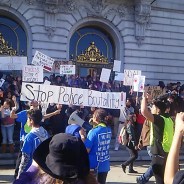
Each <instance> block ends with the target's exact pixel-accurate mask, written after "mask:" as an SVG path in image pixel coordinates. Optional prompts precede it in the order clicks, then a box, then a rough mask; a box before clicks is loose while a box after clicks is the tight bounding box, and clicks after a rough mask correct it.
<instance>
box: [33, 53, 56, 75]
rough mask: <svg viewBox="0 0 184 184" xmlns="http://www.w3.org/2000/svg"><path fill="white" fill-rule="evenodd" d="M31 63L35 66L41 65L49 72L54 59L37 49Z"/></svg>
mask: <svg viewBox="0 0 184 184" xmlns="http://www.w3.org/2000/svg"><path fill="white" fill-rule="evenodd" d="M32 64H33V65H36V66H42V67H43V69H44V70H46V71H49V72H50V71H51V70H52V66H53V64H54V59H53V58H51V57H49V56H47V55H45V54H43V53H41V52H39V51H36V53H35V55H34V58H33V60H32Z"/></svg>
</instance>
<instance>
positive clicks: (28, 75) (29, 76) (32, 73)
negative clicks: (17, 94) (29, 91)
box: [22, 65, 43, 82]
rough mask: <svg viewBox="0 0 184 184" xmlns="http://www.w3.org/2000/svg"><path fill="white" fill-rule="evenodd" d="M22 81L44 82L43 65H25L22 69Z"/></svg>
mask: <svg viewBox="0 0 184 184" xmlns="http://www.w3.org/2000/svg"><path fill="white" fill-rule="evenodd" d="M22 81H25V82H43V67H42V66H33V65H25V66H23V70H22Z"/></svg>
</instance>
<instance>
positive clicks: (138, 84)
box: [133, 75, 146, 92]
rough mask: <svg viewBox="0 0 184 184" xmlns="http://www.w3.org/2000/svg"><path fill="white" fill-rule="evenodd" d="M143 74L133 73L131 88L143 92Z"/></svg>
mask: <svg viewBox="0 0 184 184" xmlns="http://www.w3.org/2000/svg"><path fill="white" fill-rule="evenodd" d="M145 78H146V77H145V76H140V75H134V83H133V90H134V91H137V92H144V84H145Z"/></svg>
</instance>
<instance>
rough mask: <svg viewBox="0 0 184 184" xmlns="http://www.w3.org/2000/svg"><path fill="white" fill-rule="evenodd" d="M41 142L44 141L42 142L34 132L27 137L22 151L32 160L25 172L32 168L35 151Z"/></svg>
mask: <svg viewBox="0 0 184 184" xmlns="http://www.w3.org/2000/svg"><path fill="white" fill-rule="evenodd" d="M41 142H42V141H41V140H40V138H39V137H38V136H37V135H35V134H33V133H32V132H30V133H28V134H27V135H26V137H25V140H24V144H23V146H22V150H21V151H22V152H23V153H26V154H27V155H29V156H30V159H29V163H28V164H27V166H26V168H25V170H24V171H27V169H28V168H29V167H30V166H31V164H32V161H33V153H34V151H35V149H36V148H37V147H38V146H39V145H40V144H41ZM43 151H44V150H43Z"/></svg>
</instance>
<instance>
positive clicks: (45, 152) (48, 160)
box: [14, 133, 97, 184]
mask: <svg viewBox="0 0 184 184" xmlns="http://www.w3.org/2000/svg"><path fill="white" fill-rule="evenodd" d="M33 159H34V162H33V164H32V165H31V167H30V168H29V169H28V170H27V172H23V173H22V174H21V175H20V177H19V179H17V180H16V181H14V184H23V183H24V184H36V183H37V184H97V181H96V179H95V177H94V175H92V174H91V173H90V172H89V158H88V153H87V151H86V148H85V146H84V144H83V142H82V141H81V140H80V139H77V138H76V137H74V136H72V135H69V134H64V133H60V134H56V135H55V136H53V137H51V138H49V139H47V140H46V141H44V142H42V143H41V144H40V145H39V146H38V148H37V149H36V150H35V152H34V154H33Z"/></svg>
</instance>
